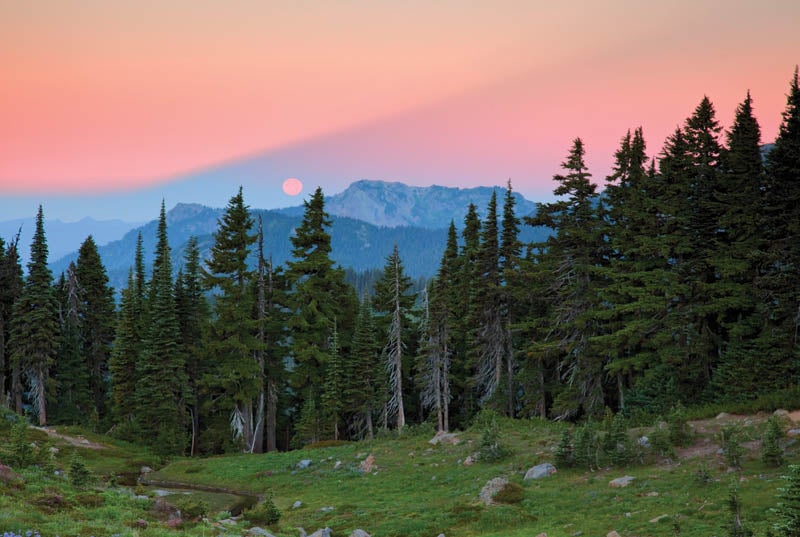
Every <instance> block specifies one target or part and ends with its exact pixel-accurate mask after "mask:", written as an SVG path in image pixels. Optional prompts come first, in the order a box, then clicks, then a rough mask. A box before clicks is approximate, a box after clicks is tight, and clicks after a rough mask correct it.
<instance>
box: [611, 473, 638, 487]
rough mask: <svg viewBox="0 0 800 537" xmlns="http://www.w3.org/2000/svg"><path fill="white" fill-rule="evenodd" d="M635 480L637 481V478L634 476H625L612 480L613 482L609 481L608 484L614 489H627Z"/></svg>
mask: <svg viewBox="0 0 800 537" xmlns="http://www.w3.org/2000/svg"><path fill="white" fill-rule="evenodd" d="M634 479H636V478H635V477H633V476H629V475H626V476H623V477H618V478H616V479H612V480H611V481H609V482H608V486H609V487H611V488H613V489H621V488H625V487H627V486H628V485H630V484H631V483H632V482H633V480H634Z"/></svg>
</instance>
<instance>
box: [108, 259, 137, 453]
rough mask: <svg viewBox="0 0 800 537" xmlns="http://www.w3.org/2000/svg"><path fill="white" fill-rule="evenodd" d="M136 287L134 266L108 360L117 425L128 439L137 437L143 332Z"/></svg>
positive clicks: (119, 430) (121, 435)
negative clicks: (138, 369) (138, 373)
mask: <svg viewBox="0 0 800 537" xmlns="http://www.w3.org/2000/svg"><path fill="white" fill-rule="evenodd" d="M136 288H137V285H136V280H135V279H134V275H133V271H132V270H131V271H130V272H129V273H128V285H127V287H125V289H123V290H122V296H121V298H120V309H119V315H118V316H117V326H116V330H115V332H114V345H113V350H112V352H111V357H110V358H109V361H108V369H109V373H110V376H111V403H112V415H113V421H114V423H115V424H116V425H117V427H118V429H117V434H118V435H119V436H120V437H121V438H124V439H126V440H133V439H135V438H137V437H138V434H136V433H135V425H136V421H135V415H136V384H137V378H138V377H137V363H138V362H139V358H140V355H141V354H140V353H141V342H142V339H143V336H144V334H143V332H142V331H141V329H140V324H139V323H140V313H141V310H140V308H139V307H138V304H140V302H139V301H138V300H137V297H136Z"/></svg>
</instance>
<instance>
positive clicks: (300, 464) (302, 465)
mask: <svg viewBox="0 0 800 537" xmlns="http://www.w3.org/2000/svg"><path fill="white" fill-rule="evenodd" d="M309 466H311V459H303V460H302V461H300V462H298V463H297V464H296V465H295V468H297V469H298V470H305V469H306V468H308V467H309Z"/></svg>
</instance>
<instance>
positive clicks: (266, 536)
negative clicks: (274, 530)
mask: <svg viewBox="0 0 800 537" xmlns="http://www.w3.org/2000/svg"><path fill="white" fill-rule="evenodd" d="M247 535H250V536H255V537H275V536H274V535H272V534H271V533H270V532H268V531H267V530H265V529H264V528H259V527H258V526H254V527H252V528H250V529H249V530H247Z"/></svg>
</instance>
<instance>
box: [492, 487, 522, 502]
mask: <svg viewBox="0 0 800 537" xmlns="http://www.w3.org/2000/svg"><path fill="white" fill-rule="evenodd" d="M524 496H525V489H523V488H522V485H518V484H517V483H506V484H505V486H504V487H503V488H501V489H500V490H498V491H497V493H496V494H495V495H494V496H493V497H492V500H494V501H495V502H497V503H507V504H513V503H519V502H521V501H522V500H523V498H524Z"/></svg>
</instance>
